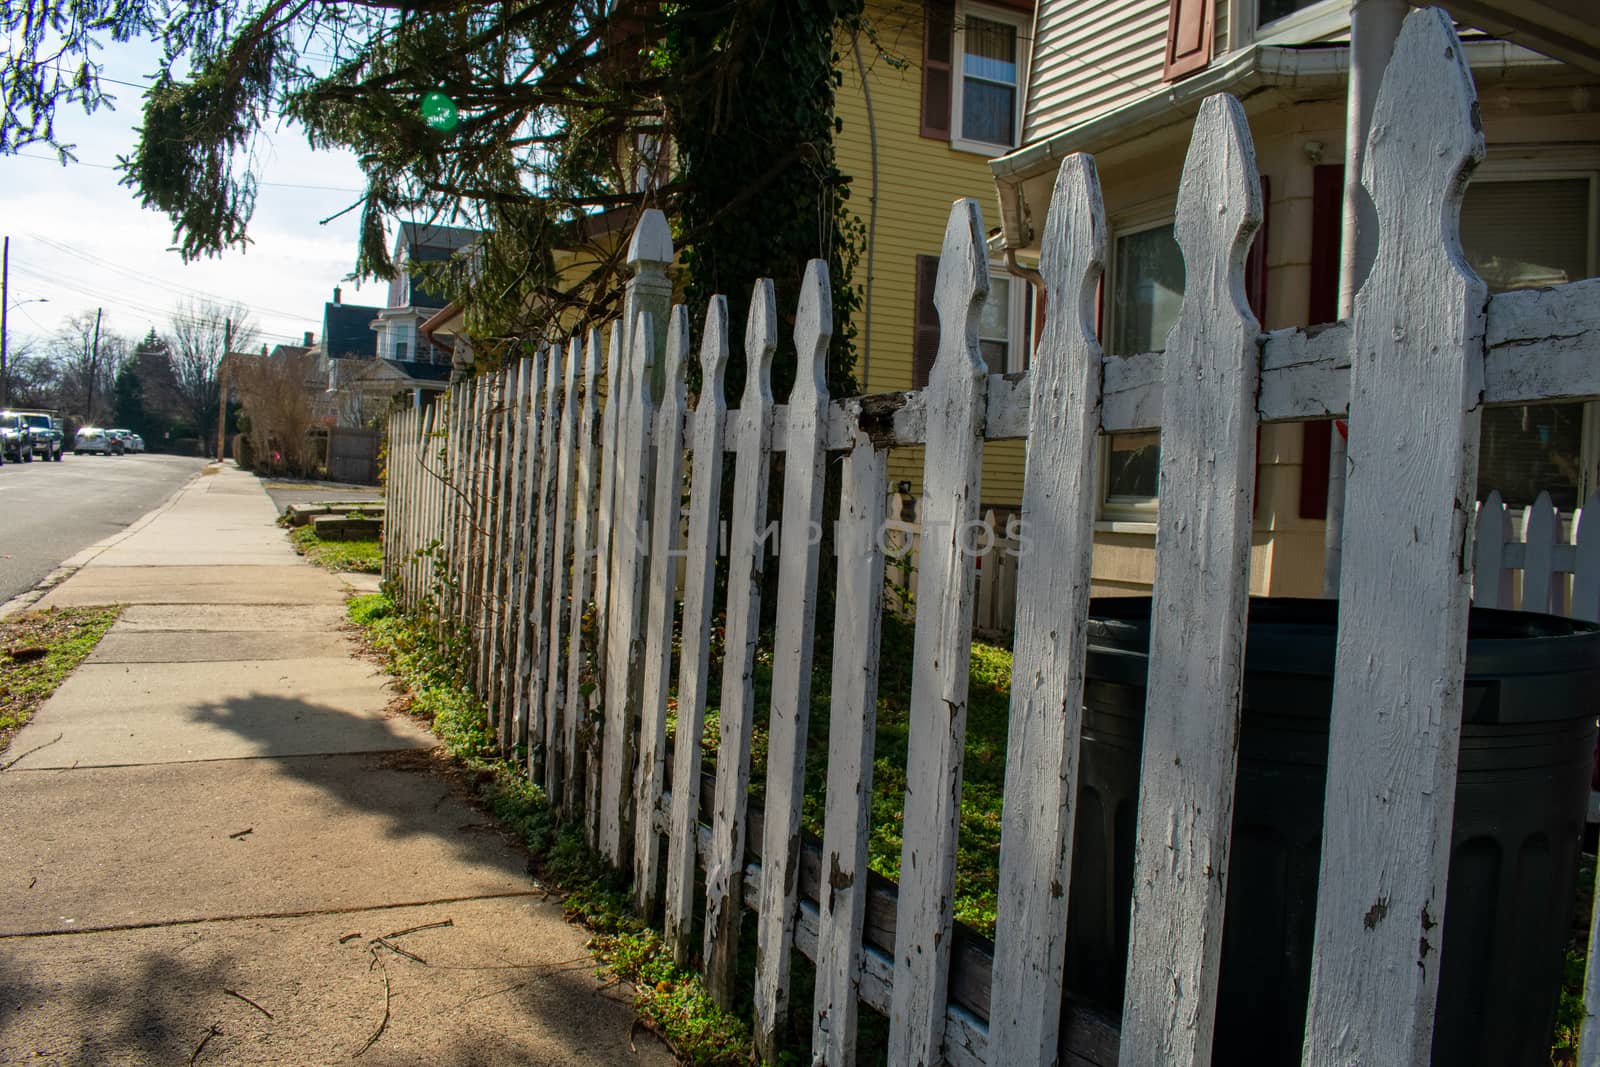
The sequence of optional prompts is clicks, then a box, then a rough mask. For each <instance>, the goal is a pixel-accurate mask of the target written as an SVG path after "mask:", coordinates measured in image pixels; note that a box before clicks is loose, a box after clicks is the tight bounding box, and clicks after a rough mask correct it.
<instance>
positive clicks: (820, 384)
mask: <svg viewBox="0 0 1600 1067" xmlns="http://www.w3.org/2000/svg"><path fill="white" fill-rule="evenodd" d="M832 340H833V287H832V286H831V285H830V284H829V280H828V264H827V262H826V261H825V260H821V259H813V260H812V261H811V262H809V263H807V264H806V275H805V280H804V281H803V282H802V283H801V286H800V307H799V310H798V311H797V312H796V314H795V323H794V345H795V378H794V394H793V395H792V396H791V398H790V400H789V403H790V405H791V406H792V405H793V404H794V403H795V401H796V400H797V399H799V398H802V397H808V396H814V397H816V398H817V399H818V400H819V401H820V402H822V403H826V402H827V399H828V344H829V342H831V341H832Z"/></svg>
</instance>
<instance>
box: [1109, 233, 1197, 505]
mask: <svg viewBox="0 0 1600 1067" xmlns="http://www.w3.org/2000/svg"><path fill="white" fill-rule="evenodd" d="M1109 291H1110V293H1111V300H1110V305H1111V306H1110V308H1109V309H1108V310H1109V318H1110V322H1109V326H1110V334H1109V336H1110V338H1111V344H1110V346H1109V348H1108V351H1109V353H1110V354H1111V355H1115V356H1131V355H1136V354H1138V353H1140V352H1154V351H1156V350H1158V349H1163V348H1165V347H1166V346H1167V334H1168V333H1169V332H1171V330H1172V327H1173V324H1174V323H1176V322H1177V321H1178V312H1179V309H1180V308H1182V306H1183V252H1182V250H1180V249H1179V248H1178V239H1177V237H1176V236H1174V234H1173V231H1172V222H1171V220H1170V219H1169V220H1164V221H1162V222H1159V223H1157V224H1155V225H1153V226H1146V227H1145V228H1143V229H1130V230H1128V231H1126V232H1124V233H1121V234H1118V235H1117V238H1116V243H1115V245H1114V247H1113V255H1112V265H1111V278H1110V285H1109ZM1160 470H1161V435H1160V433H1158V432H1157V431H1154V430H1150V431H1146V432H1143V433H1126V434H1111V435H1109V436H1108V438H1107V440H1106V444H1105V447H1104V451H1103V453H1102V459H1101V479H1100V480H1101V496H1100V501H1101V513H1102V516H1103V517H1104V518H1107V519H1112V520H1116V519H1133V520H1137V521H1150V520H1152V519H1153V518H1154V516H1155V510H1156V495H1157V492H1156V491H1157V481H1158V478H1159V475H1160Z"/></svg>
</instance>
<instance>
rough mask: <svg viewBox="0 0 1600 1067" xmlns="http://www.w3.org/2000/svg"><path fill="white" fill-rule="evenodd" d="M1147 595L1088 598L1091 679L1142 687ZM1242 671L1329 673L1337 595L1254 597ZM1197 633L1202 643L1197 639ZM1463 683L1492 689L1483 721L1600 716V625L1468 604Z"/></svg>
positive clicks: (1481, 702)
mask: <svg viewBox="0 0 1600 1067" xmlns="http://www.w3.org/2000/svg"><path fill="white" fill-rule="evenodd" d="M1150 610H1151V598H1150V597H1097V598H1095V599H1094V600H1092V601H1090V604H1089V625H1088V651H1089V666H1088V672H1087V673H1088V676H1089V677H1091V678H1100V679H1105V680H1108V681H1115V682H1122V683H1124V684H1132V685H1143V684H1144V678H1145V672H1146V665H1145V662H1144V660H1145V657H1146V656H1147V654H1148V652H1149V647H1150ZM1249 610H1250V614H1249V622H1248V629H1247V631H1246V635H1245V664H1244V669H1245V674H1246V675H1247V676H1249V675H1261V674H1289V675H1301V676H1306V677H1320V678H1331V677H1332V675H1333V669H1334V660H1335V654H1336V650H1337V637H1338V621H1339V616H1338V612H1339V605H1338V602H1337V601H1334V600H1321V599H1317V600H1313V599H1304V598H1294V597H1251V598H1250V609H1249ZM1195 639H1203V638H1201V636H1200V635H1198V634H1197V635H1195ZM1466 681H1467V684H1468V687H1469V688H1478V689H1481V688H1484V687H1488V688H1489V692H1487V693H1485V694H1484V695H1483V699H1475V700H1469V701H1468V702H1467V704H1468V718H1469V719H1470V720H1472V721H1478V722H1537V721H1544V720H1551V719H1571V718H1581V717H1584V716H1592V715H1595V714H1596V713H1597V712H1600V699H1597V694H1600V625H1597V624H1595V623H1591V622H1585V621H1582V620H1579V619H1567V618H1562V617H1560V616H1555V615H1537V614H1534V613H1532V612H1521V611H1499V610H1494V609H1490V608H1478V607H1474V608H1473V609H1472V612H1471V615H1470V616H1469V619H1468V624H1467V664H1466Z"/></svg>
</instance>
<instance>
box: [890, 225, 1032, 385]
mask: <svg viewBox="0 0 1600 1067" xmlns="http://www.w3.org/2000/svg"><path fill="white" fill-rule="evenodd" d="M938 275H939V257H938V256H918V257H917V266H916V291H915V295H914V296H913V301H914V304H915V308H914V311H915V316H916V319H915V331H914V334H913V338H912V345H911V388H913V389H921V388H923V387H924V386H926V385H927V384H928V375H929V373H930V372H931V371H932V370H933V361H934V359H935V358H936V357H937V355H938V352H939V313H938V310H937V309H936V308H935V307H934V304H933V293H934V288H935V285H936V283H937V280H938ZM1033 309H1034V294H1033V286H1031V285H1029V284H1028V283H1027V282H1025V281H1023V280H1022V279H1021V278H1018V277H1016V276H1015V275H1011V274H1006V273H1004V272H1003V271H1002V270H1001V269H1000V268H999V267H991V268H990V271H989V296H988V298H987V299H986V300H985V301H984V304H983V307H982V308H980V309H979V311H978V350H979V351H980V352H981V353H982V355H983V361H984V364H985V365H986V366H987V367H988V368H989V373H990V374H1014V373H1016V372H1018V371H1023V370H1027V369H1028V360H1029V357H1030V355H1031V354H1032V350H1033V345H1032V340H1033V332H1032V330H1030V329H1029V324H1030V323H1032V321H1033V314H1034V310H1033Z"/></svg>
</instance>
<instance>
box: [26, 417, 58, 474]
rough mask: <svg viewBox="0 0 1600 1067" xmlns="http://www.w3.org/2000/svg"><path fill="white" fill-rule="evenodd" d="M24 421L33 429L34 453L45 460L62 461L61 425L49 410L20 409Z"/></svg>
mask: <svg viewBox="0 0 1600 1067" xmlns="http://www.w3.org/2000/svg"><path fill="white" fill-rule="evenodd" d="M17 414H18V415H21V416H22V421H23V422H26V423H27V424H28V426H29V427H30V428H31V429H32V430H33V454H34V455H36V456H38V457H39V458H40V459H43V460H55V461H56V462H57V463H60V462H61V452H62V449H63V447H64V446H63V445H62V443H61V427H60V425H59V424H57V422H56V418H55V416H54V415H52V414H50V413H49V412H48V411H19V412H17Z"/></svg>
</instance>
